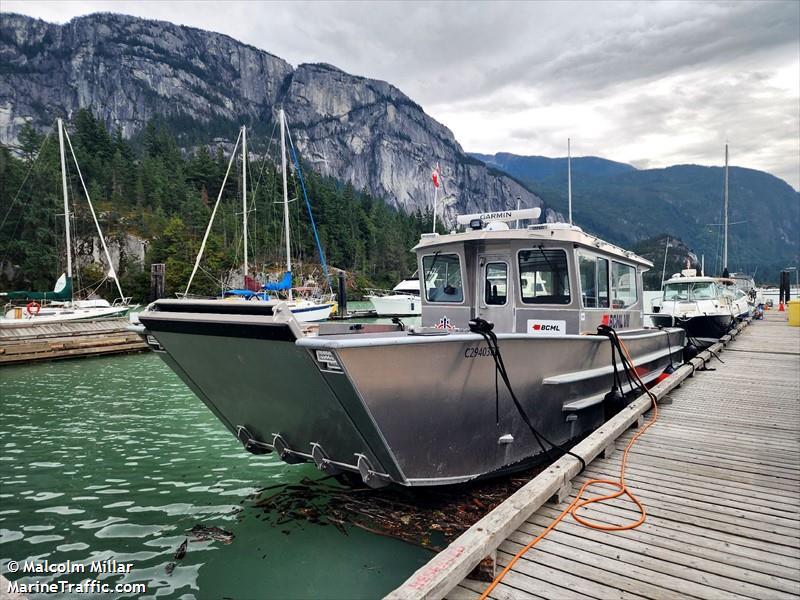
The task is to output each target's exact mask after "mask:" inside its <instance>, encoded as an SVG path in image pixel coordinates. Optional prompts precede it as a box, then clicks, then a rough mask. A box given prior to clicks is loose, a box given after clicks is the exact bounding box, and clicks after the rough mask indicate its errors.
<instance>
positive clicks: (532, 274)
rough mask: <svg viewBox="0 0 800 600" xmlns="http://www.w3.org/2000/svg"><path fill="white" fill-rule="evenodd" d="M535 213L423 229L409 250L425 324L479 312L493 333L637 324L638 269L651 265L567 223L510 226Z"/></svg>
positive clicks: (459, 320) (461, 322) (462, 322)
mask: <svg viewBox="0 0 800 600" xmlns="http://www.w3.org/2000/svg"><path fill="white" fill-rule="evenodd" d="M534 212H535V214H536V216H535V217H533V216H531V215H532V214H533V213H534ZM523 215H524V216H523ZM538 216H539V209H528V210H521V211H503V212H500V213H486V214H481V215H466V216H463V217H459V222H460V223H464V222H466V223H468V227H467V229H466V231H464V232H462V233H457V232H452V233H450V234H447V235H440V234H436V233H428V234H423V235H422V239H421V240H420V242H419V244H417V246H416V247H415V248H414V250H415V251H416V253H417V264H418V268H419V272H420V273H422V274H423V276H422V277H421V278H420V281H422V282H424V287H425V289H424V290H422V326H423V327H436V328H439V329H453V328H459V329H460V328H467V327H468V323H469V321H470V320H471V319H473V318H475V317H480V318H483V319H485V320H487V321H491V322H493V323H494V325H495V327H494V329H495V331H497V332H503V333H528V334H535V335H542V336H559V335H567V334H579V333H594V332H596V330H597V326H598V325H600V324H602V323H605V324H608V325H611V326H612V327H614V328H615V329H619V330H623V329H639V328H641V327H642V326H643V325H642V318H643V290H642V273H644V272H645V271H646V270H648V269H649V268H651V267H652V266H653V265H652V263H650V262H649V261H648V260H646V259H644V258H642V257H640V256H637V255H636V254H634V253H632V252H628V251H625V250H623V249H622V248H619V247H617V246H614V245H613V244H609V243H607V242H604V241H603V240H600V239H599V238H597V237H595V236H592V235H589V234H587V233H584V232H583V230H581V228H580V227H577V226H574V225H569V224H567V223H542V224H536V225H529V226H528V227H526V228H524V229H510V228H509V226H508V224H507V223H508V222H509V221H515V220H518V219H528V218H537V217H538Z"/></svg>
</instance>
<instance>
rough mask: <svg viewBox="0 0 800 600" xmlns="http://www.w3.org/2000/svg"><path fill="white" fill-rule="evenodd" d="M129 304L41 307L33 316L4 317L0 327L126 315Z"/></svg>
mask: <svg viewBox="0 0 800 600" xmlns="http://www.w3.org/2000/svg"><path fill="white" fill-rule="evenodd" d="M131 308H133V307H131V306H107V307H86V308H80V307H76V308H57V309H51V308H47V307H43V308H42V309H41V311H40V312H39V314H37V315H35V316H25V317H22V318H19V319H17V318H9V317H4V318H2V319H0V327H30V326H31V325H47V324H53V323H66V322H71V321H86V320H89V319H113V318H118V317H124V316H125V315H127V314H128V313H129V312H130V310H131Z"/></svg>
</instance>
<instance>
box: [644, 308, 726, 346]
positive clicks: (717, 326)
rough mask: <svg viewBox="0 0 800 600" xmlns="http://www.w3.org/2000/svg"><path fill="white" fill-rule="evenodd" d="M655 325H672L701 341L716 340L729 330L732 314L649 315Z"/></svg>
mask: <svg viewBox="0 0 800 600" xmlns="http://www.w3.org/2000/svg"><path fill="white" fill-rule="evenodd" d="M650 318H651V319H652V320H653V324H654V325H655V326H656V327H671V326H672V325H673V323H674V325H676V326H678V327H680V328H681V329H683V330H685V331H686V336H687V337H689V338H692V339H697V340H700V341H703V342H716V341H717V340H718V339H719V338H721V337H722V336H723V335H725V334H726V333H728V331H730V328H731V326H732V325H733V320H734V319H733V316H732V315H725V314H718V315H696V316H687V317H681V316H675V317H674V319H673V316H672V315H668V314H663V313H657V314H652V315H650Z"/></svg>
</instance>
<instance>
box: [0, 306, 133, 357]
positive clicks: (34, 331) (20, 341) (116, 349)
mask: <svg viewBox="0 0 800 600" xmlns="http://www.w3.org/2000/svg"><path fill="white" fill-rule="evenodd" d="M128 325H130V322H129V321H128V319H127V318H116V319H97V320H87V321H72V322H65V323H52V324H35V325H34V324H32V325H30V326H28V327H7V328H5V327H4V328H0V365H8V364H19V363H27V362H34V361H40V360H57V359H63V358H79V357H87V356H99V355H103V354H121V353H128V352H142V351H144V350H147V349H148V346H147V344H146V343H145V342H144V340H142V338H141V337H139V335H138V334H136V333H134V332H132V331H128V330H127V329H126V328H127V327H128Z"/></svg>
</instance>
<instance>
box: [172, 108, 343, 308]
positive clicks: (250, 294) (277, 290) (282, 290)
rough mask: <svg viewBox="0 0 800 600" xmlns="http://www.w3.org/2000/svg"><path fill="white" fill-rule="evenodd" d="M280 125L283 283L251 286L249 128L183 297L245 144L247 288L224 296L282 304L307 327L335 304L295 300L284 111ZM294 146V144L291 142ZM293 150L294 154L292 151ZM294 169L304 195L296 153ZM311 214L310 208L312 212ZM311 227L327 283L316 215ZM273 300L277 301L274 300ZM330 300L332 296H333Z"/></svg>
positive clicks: (240, 300)
mask: <svg viewBox="0 0 800 600" xmlns="http://www.w3.org/2000/svg"><path fill="white" fill-rule="evenodd" d="M278 118H279V124H280V128H281V175H282V183H283V224H284V235H285V238H286V244H285V248H286V271H285V272H284V273H283V275H282V276H281V277H280V279H279V280H278V281H276V282H267V283H265V284H264V285H262V286H260V289H259V287H258V286H252V285H250V284H251V283H254V280H253V279H252V278H251V277H250V275H249V273H250V264H249V254H248V234H247V231H248V222H247V215H248V204H247V128H246V127H244V126H243V127H242V129H241V132H240V135H239V138H238V139H237V140H236V144H235V145H234V149H233V153H232V156H231V161H230V163H229V164H228V172H227V173H226V174H225V179H223V182H222V187H221V188H220V193H219V196H218V197H217V202H216V204H215V205H214V209H213V211H212V213H211V219H210V220H209V223H208V227H207V228H206V232H205V235H204V237H203V242H202V243H201V245H200V251H199V252H198V254H197V258H196V260H195V264H194V268H193V269H192V274H191V276H190V277H189V282H188V284H187V285H186V291H185V292H184V294H182V296H183V297H184V298H186V297H188V294H189V289H190V288H191V285H192V281H193V280H194V276H195V274H196V273H197V269H198V267H199V265H200V260H201V258H202V256H203V252H204V250H205V246H206V242H207V241H208V236H209V233H210V232H211V226H212V225H213V222H214V216H215V215H216V212H217V207H218V206H219V202H220V200H221V198H222V190H223V189H224V187H225V183H226V181H227V178H228V174H229V173H230V169H231V166H232V164H233V160H234V158H235V155H236V150H237V148H238V145H239V141H240V140H241V142H242V230H243V235H244V263H243V265H242V267H243V274H244V286H243V288H241V289H232V290H226V291H224V292H223V297H224V298H226V299H229V300H231V301H233V302H237V301H239V302H243V301H261V302H266V303H270V304H272V305H277V304H279V303H282V304H284V305H285V306H286V308H287V309H288V310H289V311H290V312H291V313H292V314H293V315H294V317H295V319H296V320H297V321H298V322H301V323H308V322H314V321H324V320H325V319H327V318H328V317H330V315H331V312H332V311H333V309H334V306H335V303H334V302H333V300H328V299H326V298H324V297H321V298H295V294H294V292H295V288H293V287H292V253H291V252H292V249H291V238H290V225H289V187H288V180H287V168H288V167H287V160H286V157H287V144H286V138H287V134H288V127H287V125H286V113H285V112H284V111H283V109H280V111H279V112H278ZM290 143H291V140H290ZM293 149H294V148H293V146H292V150H293ZM292 156H293V159H294V165H295V168H296V169H297V172H298V175H299V177H300V182H301V186H303V193H304V194H305V184H304V183H303V179H302V173H301V172H300V165H299V162H298V161H297V157H296V155H295V154H294V153H293V155H292ZM309 214H311V213H310V208H309ZM311 223H312V228H313V230H314V235H315V238H316V240H317V247H318V250H319V253H320V258H321V261H322V264H323V268H324V269H325V270H326V279H327V268H326V265H325V255H324V252H323V251H322V246H321V245H320V244H319V239H318V237H317V235H316V225H315V224H314V221H313V215H312V216H311ZM252 287H256V289H255V290H254V289H251V288H252ZM273 296H274V297H273ZM330 296H331V297H332V296H333V294H331V295H330ZM185 301H187V302H191V300H185Z"/></svg>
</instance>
